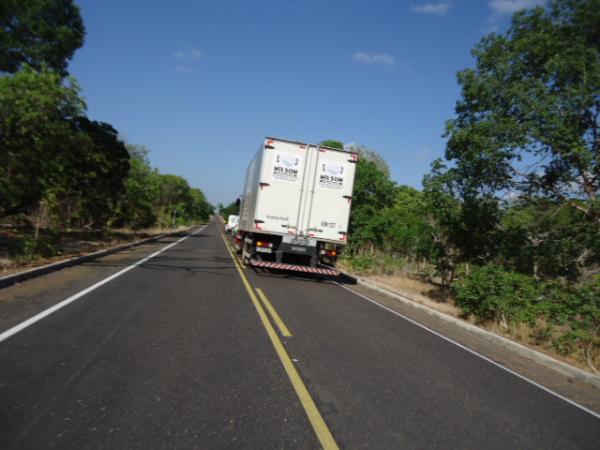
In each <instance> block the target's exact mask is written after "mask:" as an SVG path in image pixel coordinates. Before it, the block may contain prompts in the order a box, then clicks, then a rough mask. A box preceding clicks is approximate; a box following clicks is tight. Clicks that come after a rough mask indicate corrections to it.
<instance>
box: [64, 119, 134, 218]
mask: <svg viewBox="0 0 600 450" xmlns="http://www.w3.org/2000/svg"><path fill="white" fill-rule="evenodd" d="M75 126H76V128H77V130H78V131H79V132H80V139H79V142H78V145H77V146H76V147H75V148H73V149H71V151H70V152H63V155H62V157H61V159H62V161H63V164H62V166H63V171H64V172H63V179H62V180H61V181H62V182H61V187H62V191H63V192H64V193H65V194H66V195H67V196H71V197H74V198H76V199H77V200H78V202H79V206H80V208H79V211H78V214H77V216H78V217H77V218H78V219H79V224H80V225H91V226H93V227H94V228H101V227H104V226H105V225H106V224H107V222H108V219H109V218H110V216H111V215H112V214H113V211H114V209H115V208H116V206H117V203H118V201H119V199H120V197H121V195H122V194H123V192H124V190H125V185H124V183H125V180H126V179H127V177H128V175H129V170H130V163H129V153H128V151H127V148H126V147H125V144H124V143H123V142H121V141H120V140H119V139H118V135H117V131H116V130H115V129H114V128H113V127H112V126H111V125H110V124H107V123H103V122H96V121H91V120H89V119H88V118H86V117H78V118H77V119H76V120H75Z"/></svg>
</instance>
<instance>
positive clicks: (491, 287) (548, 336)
mask: <svg viewBox="0 0 600 450" xmlns="http://www.w3.org/2000/svg"><path fill="white" fill-rule="evenodd" d="M452 288H453V289H454V292H455V297H456V303H457V305H458V306H459V307H460V308H461V309H462V311H463V313H464V314H465V315H466V316H474V317H475V318H476V319H477V320H478V321H480V322H485V321H489V320H495V321H496V322H500V323H502V324H503V325H506V326H508V324H509V323H512V324H513V325H516V324H518V323H525V324H527V325H528V326H529V328H530V335H531V337H532V338H534V340H535V341H536V342H538V343H540V342H542V343H544V344H547V345H548V346H550V347H552V348H554V350H555V351H557V352H559V353H561V354H564V355H569V354H570V355H572V356H574V357H576V358H580V359H583V360H584V361H586V363H587V364H588V365H589V366H590V367H591V368H592V369H594V367H595V365H596V364H597V360H598V358H600V355H598V350H599V349H600V278H599V279H596V280H594V281H593V282H592V283H588V284H582V285H574V284H572V283H568V282H566V281H562V280H553V281H547V282H538V281H537V280H535V279H534V278H533V277H531V276H529V275H523V274H519V273H515V272H509V271H507V270H505V269H503V268H502V267H499V266H496V265H493V264H488V265H485V266H482V267H476V268H474V269H473V270H472V272H471V273H470V274H469V275H466V274H465V273H464V272H462V273H460V274H459V276H458V278H457V279H456V280H455V282H454V283H453V284H452ZM540 324H542V325H540ZM546 324H547V325H546Z"/></svg>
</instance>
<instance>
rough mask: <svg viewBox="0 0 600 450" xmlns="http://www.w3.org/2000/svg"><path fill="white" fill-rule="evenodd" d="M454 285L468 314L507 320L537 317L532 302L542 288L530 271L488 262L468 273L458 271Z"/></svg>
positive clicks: (524, 319) (533, 318)
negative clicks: (525, 273) (526, 273)
mask: <svg viewBox="0 0 600 450" xmlns="http://www.w3.org/2000/svg"><path fill="white" fill-rule="evenodd" d="M452 287H453V289H454V292H455V297H456V304H457V305H458V306H459V307H460V308H461V309H462V311H463V313H464V314H465V315H466V316H474V317H476V318H477V319H478V320H480V321H486V320H496V321H499V322H502V323H504V324H506V322H507V321H525V322H532V321H534V320H535V316H534V315H533V314H532V310H531V306H532V305H533V304H535V302H536V299H537V298H538V296H539V288H538V287H537V286H536V283H535V281H534V280H533V279H532V278H531V277H528V276H527V275H522V274H518V273H514V272H509V271H507V270H505V269H503V268H502V267H499V266H496V265H493V264H487V265H485V266H482V267H475V268H474V269H473V270H472V271H471V273H470V274H469V275H468V276H467V275H464V273H462V274H459V276H458V277H457V279H456V280H455V281H454V283H453V284H452Z"/></svg>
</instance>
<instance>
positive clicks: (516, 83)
mask: <svg viewBox="0 0 600 450" xmlns="http://www.w3.org/2000/svg"><path fill="white" fill-rule="evenodd" d="M598 30H600V0H553V1H550V2H549V3H548V6H547V8H543V7H536V8H533V9H530V10H523V11H521V12H518V13H516V14H515V15H514V17H513V19H512V25H511V27H510V29H509V30H508V32H507V33H506V34H504V35H497V34H491V35H488V36H486V37H484V38H483V39H482V40H481V42H480V43H479V44H478V45H477V46H476V47H475V49H474V50H473V55H474V56H475V58H476V65H475V68H473V69H466V70H463V71H461V72H460V73H459V74H458V81H459V84H460V86H461V90H462V94H461V99H460V101H459V102H458V103H457V106H456V113H457V117H456V118H455V119H453V120H451V121H449V122H448V124H447V127H446V135H447V137H448V138H449V139H448V145H447V149H446V158H447V159H449V160H452V162H453V164H454V167H453V169H452V170H453V171H454V172H455V174H456V176H455V183H456V187H457V189H458V191H459V193H460V195H461V197H462V198H464V199H468V198H493V197H494V196H496V195H497V194H498V193H502V192H507V191H510V192H513V193H524V194H540V195H544V196H547V197H550V198H555V199H557V200H560V201H562V202H567V203H570V204H571V205H572V206H573V207H574V208H577V209H579V210H581V211H582V212H583V213H584V214H585V215H586V218H587V219H588V220H591V221H594V222H596V223H598V221H599V220H600V208H599V207H598V193H599V188H600V123H599V120H598V118H599V116H600V33H599V31H598ZM581 200H585V201H581Z"/></svg>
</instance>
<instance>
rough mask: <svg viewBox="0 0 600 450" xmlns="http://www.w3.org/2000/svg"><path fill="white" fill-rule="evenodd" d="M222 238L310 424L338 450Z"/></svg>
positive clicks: (324, 442) (276, 317)
mask: <svg viewBox="0 0 600 450" xmlns="http://www.w3.org/2000/svg"><path fill="white" fill-rule="evenodd" d="M221 237H222V238H223V241H224V242H225V246H226V247H227V251H228V252H229V254H230V255H231V259H232V260H233V263H234V264H235V267H236V269H237V271H238V273H239V275H240V278H241V279H242V283H243V284H244V287H245V288H246V292H248V295H249V296H250V299H251V300H252V303H253V304H254V307H255V308H256V311H257V312H258V316H259V317H260V320H261V322H262V325H263V327H264V328H265V330H266V331H267V335H268V336H269V339H270V340H271V343H272V344H273V347H274V348H275V352H276V353H277V356H278V357H279V360H280V361H281V364H282V365H283V368H284V369H285V372H286V373H287V375H288V377H289V379H290V381H291V382H292V386H293V388H294V391H296V395H297V396H298V398H299V399H300V403H301V404H302V407H303V408H304V412H305V413H306V416H307V417H308V420H309V421H310V424H311V425H312V427H313V430H314V431H315V433H316V435H317V438H318V439H319V442H320V443H321V446H322V447H323V448H324V449H326V450H330V449H331V450H333V449H338V445H337V443H336V442H335V439H334V438H333V435H332V434H331V431H329V428H328V427H327V424H326V423H325V420H323V416H322V415H321V413H320V412H319V410H318V409H317V405H316V404H315V402H314V400H313V399H312V397H311V396H310V393H309V392H308V389H307V388H306V386H305V384H304V382H303V381H302V378H301V377H300V374H298V370H296V366H294V363H293V362H292V359H291V358H290V355H288V353H287V351H286V349H285V347H284V346H283V343H282V342H281V339H280V338H279V336H278V335H277V332H276V331H275V328H273V325H271V322H270V321H269V318H268V316H267V313H266V312H265V310H264V308H263V307H262V304H261V303H260V302H259V300H258V298H257V297H256V294H255V293H254V290H253V289H252V286H251V285H250V282H249V281H248V279H247V278H246V275H245V274H244V271H243V270H242V268H241V266H240V263H239V262H238V260H237V258H236V256H235V254H234V253H233V251H232V250H231V247H230V246H229V243H228V242H227V240H226V238H225V237H224V236H223V235H221ZM256 292H258V295H259V296H260V297H261V300H262V301H263V302H264V304H265V306H266V308H267V309H268V310H269V312H270V313H271V316H272V317H273V321H274V322H275V323H276V324H277V327H278V328H279V330H280V331H281V334H282V335H283V336H286V337H289V336H291V333H290V331H289V330H288V329H287V327H286V326H285V324H284V323H283V321H282V320H281V318H280V317H279V315H278V314H277V312H276V311H275V309H274V308H273V306H272V305H271V303H270V302H269V300H268V299H267V297H266V296H265V294H264V292H263V291H262V289H256ZM282 327H283V328H282ZM286 333H287V334H286Z"/></svg>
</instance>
